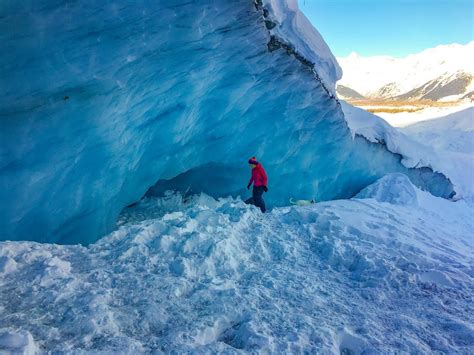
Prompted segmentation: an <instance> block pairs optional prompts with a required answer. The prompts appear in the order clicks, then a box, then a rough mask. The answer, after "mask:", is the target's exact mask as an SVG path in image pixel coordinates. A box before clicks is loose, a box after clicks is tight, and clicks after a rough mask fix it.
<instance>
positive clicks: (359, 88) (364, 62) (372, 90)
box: [338, 41, 474, 101]
mask: <svg viewBox="0 0 474 355" xmlns="http://www.w3.org/2000/svg"><path fill="white" fill-rule="evenodd" d="M472 58H474V41H473V42H470V43H468V44H466V45H460V44H451V45H441V46H438V47H435V48H431V49H427V50H425V51H423V52H421V53H417V54H412V55H409V56H407V57H405V58H393V57H389V56H374V57H361V56H359V55H358V54H357V53H351V54H350V55H349V56H348V57H345V58H338V62H339V63H340V65H341V66H342V69H343V76H342V79H341V80H340V81H339V83H338V84H339V85H338V87H343V88H344V90H343V91H341V92H339V91H338V94H339V95H341V96H342V97H346V96H345V94H346V93H347V90H348V89H350V90H353V91H356V92H358V93H360V95H362V96H365V97H367V98H370V99H377V100H432V101H461V100H465V99H469V97H470V96H469V93H471V92H472V91H473V90H474V80H473V78H474V64H473V63H474V61H472ZM471 95H472V94H471Z"/></svg>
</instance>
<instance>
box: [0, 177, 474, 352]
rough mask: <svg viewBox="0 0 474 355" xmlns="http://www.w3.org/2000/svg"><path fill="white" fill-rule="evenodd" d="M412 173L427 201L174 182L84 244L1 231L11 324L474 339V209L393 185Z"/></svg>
mask: <svg viewBox="0 0 474 355" xmlns="http://www.w3.org/2000/svg"><path fill="white" fill-rule="evenodd" d="M395 177H396V178H397V179H402V178H401V177H400V176H398V175H395ZM392 178H393V175H392V177H390V176H389V177H388V179H389V180H390V179H392ZM386 180H387V178H384V180H381V181H378V182H377V183H376V185H375V186H374V187H373V188H372V189H370V190H372V191H379V192H383V191H387V190H386V189H385V188H384V187H387V186H388V185H387V184H386V183H384V181H385V182H386ZM407 187H408V188H409V190H410V191H415V193H416V199H417V204H411V203H408V204H404V203H403V201H400V200H398V201H393V202H396V203H390V202H387V201H384V202H379V201H377V199H375V198H373V197H374V196H375V195H373V194H367V195H366V196H359V197H358V198H356V199H351V200H337V201H328V202H322V203H317V204H315V205H311V206H307V207H278V208H274V209H273V211H271V212H270V213H268V214H266V215H262V214H261V213H260V211H258V210H257V209H256V208H255V207H253V206H247V205H245V204H244V203H243V202H242V201H241V200H239V199H233V198H222V199H220V200H218V201H216V200H214V199H213V198H211V197H209V196H206V195H196V196H193V197H191V198H189V199H186V198H184V199H183V197H182V196H181V195H179V194H168V195H166V196H165V197H162V198H156V197H149V198H145V199H144V200H142V201H141V202H139V203H138V204H137V205H136V206H134V207H130V208H128V209H126V210H125V211H124V213H123V214H122V215H121V217H120V219H119V223H120V228H119V229H118V230H117V231H115V232H113V233H111V234H110V235H108V236H105V237H104V238H101V239H100V240H99V241H97V242H96V243H93V244H90V245H88V246H87V247H83V246H80V245H58V244H47V243H34V242H0V259H2V260H5V261H7V260H8V262H7V264H8V265H10V267H9V268H8V270H5V271H2V270H1V269H0V305H1V307H2V308H1V311H0V334H2V333H6V334H12V333H13V334H15V333H16V332H18V331H19V329H23V331H25V330H27V331H28V332H29V333H30V334H31V336H32V340H31V343H33V341H34V344H36V346H37V347H38V348H39V349H41V350H42V351H52V352H67V353H70V352H74V353H76V352H81V351H82V352H94V353H95V352H107V353H137V352H165V353H170V352H193V353H195V352H197V353H201V352H202V353H214V352H226V353H236V352H239V351H244V352H262V353H301V352H309V353H321V352H322V353H341V352H342V353H364V352H365V353H393V352H402V353H405V352H409V353H413V352H415V353H417V352H422V353H428V352H441V353H472V349H473V347H474V337H473V334H474V333H473V324H474V303H473V302H472V294H473V293H472V292H473V281H474V273H473V263H472V260H473V259H472V255H473V252H474V250H473V245H474V244H473V243H472V238H473V237H472V233H471V232H472V230H473V228H474V221H473V220H472V218H471V217H472V213H473V207H472V205H471V206H467V205H466V204H465V202H464V201H458V202H451V201H448V200H445V199H442V198H436V197H433V196H432V195H431V194H429V193H427V192H424V191H421V190H419V189H417V188H415V187H413V185H411V184H410V182H409V181H408V180H407V179H406V180H404V183H403V184H395V185H394V186H392V187H390V190H389V192H390V193H391V194H393V195H399V196H402V195H404V194H405V191H406V189H407ZM380 195H387V194H386V193H381V194H380ZM362 197H364V198H362ZM365 197H367V198H365ZM408 202H409V201H408ZM453 221H455V222H456V223H453ZM4 328H6V329H4ZM2 350H4V344H2V338H1V337H0V352H2Z"/></svg>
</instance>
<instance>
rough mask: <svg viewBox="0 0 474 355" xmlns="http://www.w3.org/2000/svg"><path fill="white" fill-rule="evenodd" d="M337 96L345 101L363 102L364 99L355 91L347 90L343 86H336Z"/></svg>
mask: <svg viewBox="0 0 474 355" xmlns="http://www.w3.org/2000/svg"><path fill="white" fill-rule="evenodd" d="M336 90H337V94H338V95H339V96H340V97H341V98H343V99H346V100H363V99H365V97H364V96H363V95H361V94H359V93H358V92H357V91H355V90H353V89H351V88H348V87H347V86H344V85H337V87H336Z"/></svg>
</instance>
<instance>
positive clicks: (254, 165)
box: [249, 157, 258, 169]
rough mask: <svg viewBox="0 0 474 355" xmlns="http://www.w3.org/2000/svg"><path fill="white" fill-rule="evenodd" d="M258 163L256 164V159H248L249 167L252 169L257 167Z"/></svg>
mask: <svg viewBox="0 0 474 355" xmlns="http://www.w3.org/2000/svg"><path fill="white" fill-rule="evenodd" d="M257 164H258V162H257V158H255V157H252V158H250V159H249V165H250V167H251V168H252V169H253V168H255V167H256V166H257Z"/></svg>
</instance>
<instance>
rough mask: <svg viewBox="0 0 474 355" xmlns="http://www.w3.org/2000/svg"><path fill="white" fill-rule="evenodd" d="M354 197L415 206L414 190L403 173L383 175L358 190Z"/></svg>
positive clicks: (416, 202) (415, 196)
mask: <svg viewBox="0 0 474 355" xmlns="http://www.w3.org/2000/svg"><path fill="white" fill-rule="evenodd" d="M355 198H361V199H364V198H373V199H375V200H377V201H379V202H388V203H392V204H396V205H409V206H416V205H417V204H418V201H417V195H416V190H415V187H414V186H413V184H412V183H411V181H410V179H408V177H407V176H406V175H404V174H400V173H393V174H388V175H386V176H384V177H383V178H381V179H379V180H378V181H377V182H375V183H374V184H372V185H369V186H367V187H366V188H365V189H363V190H362V191H361V192H359V193H358V194H357V195H356V197H355Z"/></svg>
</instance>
